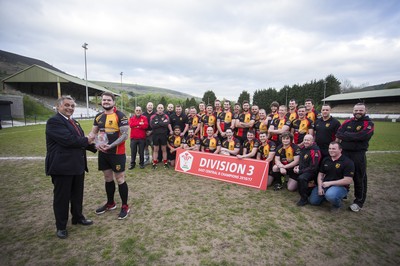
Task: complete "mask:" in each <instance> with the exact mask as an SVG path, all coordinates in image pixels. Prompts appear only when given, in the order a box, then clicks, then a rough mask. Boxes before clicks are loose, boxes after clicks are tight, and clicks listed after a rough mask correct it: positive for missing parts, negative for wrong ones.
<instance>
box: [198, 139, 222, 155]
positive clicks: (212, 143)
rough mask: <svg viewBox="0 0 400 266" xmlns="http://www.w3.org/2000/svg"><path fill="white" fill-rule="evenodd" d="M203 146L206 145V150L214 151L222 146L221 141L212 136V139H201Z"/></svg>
mask: <svg viewBox="0 0 400 266" xmlns="http://www.w3.org/2000/svg"><path fill="white" fill-rule="evenodd" d="M201 146H203V147H204V151H205V152H210V153H214V152H215V150H216V149H217V147H218V146H221V141H220V140H219V139H217V138H214V137H212V138H211V139H209V138H207V137H204V138H203V139H202V141H201Z"/></svg>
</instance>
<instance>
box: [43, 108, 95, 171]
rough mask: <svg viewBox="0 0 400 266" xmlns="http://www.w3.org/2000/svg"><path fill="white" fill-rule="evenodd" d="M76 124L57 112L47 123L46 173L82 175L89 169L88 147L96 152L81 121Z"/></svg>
mask: <svg viewBox="0 0 400 266" xmlns="http://www.w3.org/2000/svg"><path fill="white" fill-rule="evenodd" d="M72 121H73V122H74V123H75V124H76V126H77V128H78V130H79V131H80V135H79V134H78V132H77V131H76V129H75V128H74V126H73V125H72V124H71V123H70V122H69V121H68V120H67V119H65V117H63V116H62V115H61V114H59V113H57V114H56V115H54V116H53V117H51V118H50V119H49V120H48V121H47V124H46V148H47V153H46V161H45V168H46V175H80V174H83V173H84V171H86V172H87V171H88V168H87V159H86V149H88V150H90V151H92V152H95V151H96V149H95V148H94V145H89V144H88V139H87V138H86V137H85V134H84V132H83V130H82V128H81V127H80V125H79V123H78V122H76V121H75V120H72Z"/></svg>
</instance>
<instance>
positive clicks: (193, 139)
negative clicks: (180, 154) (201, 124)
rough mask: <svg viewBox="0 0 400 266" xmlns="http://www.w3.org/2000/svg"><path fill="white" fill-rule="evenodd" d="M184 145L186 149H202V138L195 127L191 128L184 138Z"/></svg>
mask: <svg viewBox="0 0 400 266" xmlns="http://www.w3.org/2000/svg"><path fill="white" fill-rule="evenodd" d="M182 147H183V149H185V150H191V151H199V150H200V139H199V138H198V137H197V136H196V135H195V134H194V129H193V128H189V130H188V135H187V137H186V138H184V139H183V140H182Z"/></svg>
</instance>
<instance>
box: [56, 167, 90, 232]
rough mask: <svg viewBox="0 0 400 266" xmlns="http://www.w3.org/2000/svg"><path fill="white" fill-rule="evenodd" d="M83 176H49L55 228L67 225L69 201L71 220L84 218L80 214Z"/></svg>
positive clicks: (62, 227)
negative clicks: (52, 195) (51, 184)
mask: <svg viewBox="0 0 400 266" xmlns="http://www.w3.org/2000/svg"><path fill="white" fill-rule="evenodd" d="M84 177H85V174H81V175H52V176H51V180H52V182H53V185H54V190H53V192H54V198H53V209H54V216H55V218H56V227H57V230H65V229H66V227H67V223H68V212H69V204H70V202H71V214H72V220H73V221H78V220H82V219H85V217H84V216H83V214H82V203H83V187H84Z"/></svg>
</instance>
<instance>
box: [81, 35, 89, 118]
mask: <svg viewBox="0 0 400 266" xmlns="http://www.w3.org/2000/svg"><path fill="white" fill-rule="evenodd" d="M87 46H88V44H87V43H84V44H83V45H82V48H83V51H84V54H85V81H86V115H87V117H88V118H89V90H88V85H87V63H86V50H87V49H88V47H87Z"/></svg>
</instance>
